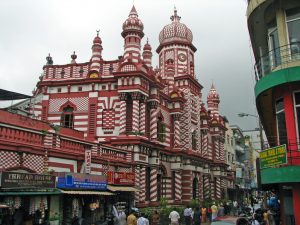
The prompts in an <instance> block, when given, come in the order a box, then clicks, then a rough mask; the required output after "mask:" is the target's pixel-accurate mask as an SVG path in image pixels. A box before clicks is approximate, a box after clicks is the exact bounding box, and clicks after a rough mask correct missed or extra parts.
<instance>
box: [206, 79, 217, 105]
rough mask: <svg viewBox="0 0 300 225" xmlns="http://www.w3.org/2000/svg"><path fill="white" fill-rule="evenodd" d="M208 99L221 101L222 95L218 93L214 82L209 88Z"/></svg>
mask: <svg viewBox="0 0 300 225" xmlns="http://www.w3.org/2000/svg"><path fill="white" fill-rule="evenodd" d="M207 100H212V101H216V102H220V96H219V94H218V93H217V90H216V88H215V85H214V84H213V83H212V85H211V88H210V90H209V93H208V96H207Z"/></svg>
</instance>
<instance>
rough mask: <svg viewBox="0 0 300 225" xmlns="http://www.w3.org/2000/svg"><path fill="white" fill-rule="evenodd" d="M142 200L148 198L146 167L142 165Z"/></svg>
mask: <svg viewBox="0 0 300 225" xmlns="http://www.w3.org/2000/svg"><path fill="white" fill-rule="evenodd" d="M140 188H141V190H142V191H141V192H140V202H145V200H146V167H145V166H141V177H140Z"/></svg>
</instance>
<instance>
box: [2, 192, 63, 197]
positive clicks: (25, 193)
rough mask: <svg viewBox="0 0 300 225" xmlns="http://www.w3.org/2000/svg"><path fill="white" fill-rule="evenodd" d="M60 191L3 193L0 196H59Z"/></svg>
mask: <svg viewBox="0 0 300 225" xmlns="http://www.w3.org/2000/svg"><path fill="white" fill-rule="evenodd" d="M59 194H61V192H59V191H3V192H0V195H7V196H9V195H59Z"/></svg>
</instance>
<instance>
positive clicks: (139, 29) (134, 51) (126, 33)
mask: <svg viewBox="0 0 300 225" xmlns="http://www.w3.org/2000/svg"><path fill="white" fill-rule="evenodd" d="M143 30H144V25H143V23H142V21H141V20H140V19H139V17H138V14H137V11H136V9H135V7H134V6H132V9H131V11H130V13H129V16H128V18H127V19H126V20H125V22H124V23H123V32H122V33H121V35H122V37H123V38H124V61H132V62H138V61H140V59H141V39H142V38H143V36H144V32H143Z"/></svg>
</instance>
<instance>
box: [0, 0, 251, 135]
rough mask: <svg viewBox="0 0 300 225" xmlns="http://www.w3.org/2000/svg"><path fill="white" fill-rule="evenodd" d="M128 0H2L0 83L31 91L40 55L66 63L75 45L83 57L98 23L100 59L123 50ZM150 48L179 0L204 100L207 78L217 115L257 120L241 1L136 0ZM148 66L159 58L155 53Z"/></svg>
mask: <svg viewBox="0 0 300 225" xmlns="http://www.w3.org/2000/svg"><path fill="white" fill-rule="evenodd" d="M132 4H133V1H132V0H109V1H108V0H107V1H103V0H86V1H83V0H81V1H79V0H51V1H50V0H42V1H41V0H22V1H19V0H1V1H0V78H1V81H0V88H2V89H7V90H10V91H17V92H21V93H24V94H29V95H30V94H31V91H32V90H33V88H34V87H35V85H36V83H37V81H38V77H39V76H40V74H41V73H42V67H43V65H44V64H45V63H46V59H45V57H46V56H47V55H48V53H51V56H52V57H53V60H54V64H66V63H69V62H70V60H71V58H70V55H71V54H72V52H73V51H76V54H77V62H80V63H81V62H87V61H89V59H90V57H91V46H92V41H93V38H94V37H95V35H96V30H97V29H100V37H101V39H102V42H103V43H102V45H103V58H104V59H105V60H109V59H116V58H117V57H118V56H119V55H122V54H123V38H122V37H121V32H122V24H123V22H124V21H125V19H126V18H127V17H128V14H129V11H130V9H131V7H132ZM134 5H135V6H136V9H137V11H138V14H139V17H140V18H141V20H142V22H143V24H144V33H145V37H144V38H143V44H144V43H145V41H146V37H148V38H149V42H150V44H151V45H152V49H154V50H155V49H156V48H157V47H158V44H159V42H158V35H159V32H160V31H161V29H162V28H163V26H164V25H166V24H168V23H170V16H171V15H172V13H173V9H174V5H176V8H177V11H178V15H179V16H181V22H182V23H184V24H186V25H187V26H188V27H189V28H190V29H191V30H192V32H193V36H194V40H193V44H194V45H195V46H196V48H197V49H198V50H197V52H196V55H195V67H196V73H197V78H198V80H199V82H200V84H201V85H202V86H203V87H204V88H203V91H202V92H203V100H204V101H205V102H206V97H207V92H208V91H209V89H210V86H211V83H212V82H214V84H215V87H216V89H217V91H218V93H219V94H220V100H221V103H220V111H221V114H222V115H224V116H226V117H227V118H228V119H229V122H230V123H231V124H236V125H239V126H240V127H241V128H242V129H253V128H255V127H257V125H256V124H257V121H256V119H255V118H251V117H249V118H239V117H238V116H237V113H239V112H246V113H251V114H256V108H255V98H254V84H255V82H254V73H253V64H254V60H253V57H252V53H251V52H252V50H251V47H250V41H249V35H248V30H247V22H246V16H245V15H246V8H247V4H246V0H135V1H134ZM153 65H154V66H156V65H157V56H156V54H155V56H154V59H153Z"/></svg>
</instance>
